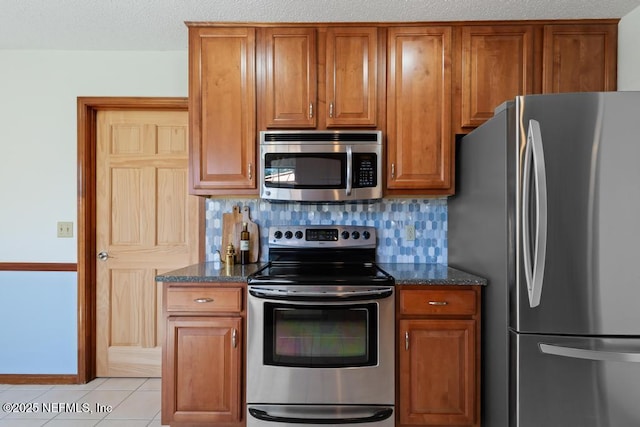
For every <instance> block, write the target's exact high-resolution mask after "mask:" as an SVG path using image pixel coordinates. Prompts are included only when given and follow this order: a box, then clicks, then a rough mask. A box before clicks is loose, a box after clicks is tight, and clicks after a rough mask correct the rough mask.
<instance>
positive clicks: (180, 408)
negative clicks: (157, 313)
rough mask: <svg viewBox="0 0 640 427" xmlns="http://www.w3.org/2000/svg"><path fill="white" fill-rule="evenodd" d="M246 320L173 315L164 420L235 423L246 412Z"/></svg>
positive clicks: (169, 331)
mask: <svg viewBox="0 0 640 427" xmlns="http://www.w3.org/2000/svg"><path fill="white" fill-rule="evenodd" d="M241 325H242V319H241V318H240V317H169V318H168V320H167V328H168V330H167V352H168V353H169V354H171V355H173V357H169V358H167V369H166V370H165V372H167V375H168V376H167V377H165V378H163V382H164V383H166V384H164V383H163V387H165V385H166V387H167V390H168V393H167V394H166V395H167V396H171V398H168V399H166V400H164V401H163V405H162V421H163V424H165V423H167V424H168V423H169V422H184V423H208V425H212V424H214V423H233V422H239V421H240V420H241V419H242V414H241V407H242V406H241V390H240V387H241V366H242V365H241V361H242V352H243V349H242V337H241V336H240V331H241Z"/></svg>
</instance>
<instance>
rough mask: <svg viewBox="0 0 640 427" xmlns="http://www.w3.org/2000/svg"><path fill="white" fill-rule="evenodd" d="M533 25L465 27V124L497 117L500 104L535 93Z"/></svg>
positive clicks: (463, 89)
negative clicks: (494, 115) (519, 96)
mask: <svg viewBox="0 0 640 427" xmlns="http://www.w3.org/2000/svg"><path fill="white" fill-rule="evenodd" d="M533 40H534V29H533V26H531V25H508V26H500V25H490V26H465V27H462V40H461V43H462V70H461V71H462V78H461V80H462V81H461V88H460V91H461V103H462V108H461V110H462V120H461V122H462V123H461V124H462V127H476V126H478V125H480V124H482V123H484V122H485V121H486V120H487V119H489V118H491V117H493V112H494V110H495V108H496V107H497V106H499V105H500V104H502V103H503V102H504V101H505V100H508V99H513V98H515V97H516V96H517V95H524V94H529V93H533V79H534V73H533V65H534V44H533Z"/></svg>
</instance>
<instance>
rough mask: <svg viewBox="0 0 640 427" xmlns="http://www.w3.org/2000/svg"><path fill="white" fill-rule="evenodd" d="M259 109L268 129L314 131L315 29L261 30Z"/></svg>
mask: <svg viewBox="0 0 640 427" xmlns="http://www.w3.org/2000/svg"><path fill="white" fill-rule="evenodd" d="M262 34H263V39H262V55H263V56H262V58H263V59H264V62H263V64H262V65H263V66H264V74H263V75H264V81H263V93H264V100H263V108H264V114H265V117H264V120H265V126H266V127H268V128H315V127H316V123H317V118H316V117H317V108H318V105H317V78H316V69H317V53H316V52H317V49H316V29H315V28H264V29H263V33H262Z"/></svg>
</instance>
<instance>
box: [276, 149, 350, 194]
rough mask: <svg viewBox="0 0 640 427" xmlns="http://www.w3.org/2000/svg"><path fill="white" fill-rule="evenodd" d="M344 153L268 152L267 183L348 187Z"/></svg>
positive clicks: (313, 186) (283, 185)
mask: <svg viewBox="0 0 640 427" xmlns="http://www.w3.org/2000/svg"><path fill="white" fill-rule="evenodd" d="M346 162H347V155H346V154H344V153H313V154H312V153H286V154H282V153H279V154H273V153H271V154H270V153H267V154H265V161H264V164H265V166H264V181H265V182H264V185H265V186H267V187H276V188H309V189H312V188H321V189H322V188H335V189H341V188H346V184H345V183H346V174H347V173H346V170H347V167H346Z"/></svg>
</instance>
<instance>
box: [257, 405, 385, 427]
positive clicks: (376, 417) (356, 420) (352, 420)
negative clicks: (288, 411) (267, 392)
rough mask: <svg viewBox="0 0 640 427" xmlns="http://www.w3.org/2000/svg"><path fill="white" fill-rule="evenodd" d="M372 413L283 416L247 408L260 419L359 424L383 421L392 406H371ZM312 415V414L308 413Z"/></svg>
mask: <svg viewBox="0 0 640 427" xmlns="http://www.w3.org/2000/svg"><path fill="white" fill-rule="evenodd" d="M371 409H372V410H373V413H372V414H371V415H367V416H364V417H336V418H326V417H309V418H307V417H285V416H282V415H271V414H269V413H268V412H267V411H265V410H263V409H258V408H249V413H250V414H251V415H252V416H253V417H254V418H257V419H259V420H262V421H269V422H273V423H288V424H360V423H371V422H378V421H383V420H386V419H387V418H389V417H390V416H391V415H393V408H371ZM309 415H313V414H309Z"/></svg>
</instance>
